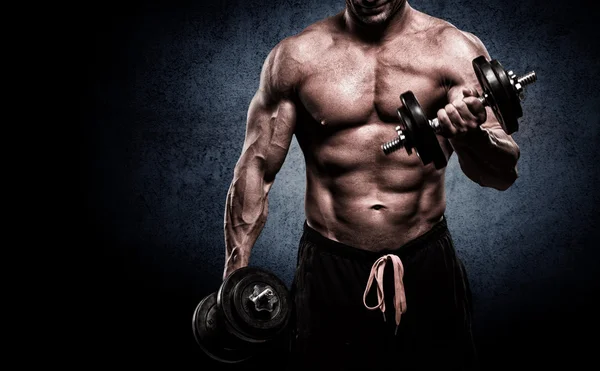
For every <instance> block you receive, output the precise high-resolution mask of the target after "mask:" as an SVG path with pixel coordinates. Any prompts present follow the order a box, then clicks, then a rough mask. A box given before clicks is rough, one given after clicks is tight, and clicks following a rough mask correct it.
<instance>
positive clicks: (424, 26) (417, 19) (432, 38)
mask: <svg viewBox="0 0 600 371" xmlns="http://www.w3.org/2000/svg"><path fill="white" fill-rule="evenodd" d="M411 24H412V28H413V33H415V34H419V35H421V37H423V38H424V39H425V40H426V42H427V44H429V47H431V48H432V49H433V50H435V51H436V54H438V55H440V57H445V58H449V59H455V58H456V59H462V58H471V57H473V58H474V56H478V55H486V56H487V50H486V48H485V46H484V45H483V43H482V42H481V40H480V39H479V37H477V36H476V35H474V34H473V33H471V32H468V31H465V30H461V29H459V28H458V27H456V26H455V25H453V24H452V23H450V22H448V21H446V20H443V19H440V18H436V17H433V16H430V15H428V14H425V13H422V12H420V11H416V10H414V15H413V22H412V23H411Z"/></svg>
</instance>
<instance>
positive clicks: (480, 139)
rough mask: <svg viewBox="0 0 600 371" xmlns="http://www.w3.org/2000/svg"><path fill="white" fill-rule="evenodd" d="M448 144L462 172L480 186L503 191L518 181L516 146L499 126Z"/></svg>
mask: <svg viewBox="0 0 600 371" xmlns="http://www.w3.org/2000/svg"><path fill="white" fill-rule="evenodd" d="M450 142H451V144H452V146H453V147H454V150H455V151H456V154H457V156H458V161H459V164H460V166H461V169H462V170H463V172H464V173H465V174H466V175H467V176H468V177H469V178H470V179H472V180H473V181H475V182H476V183H478V184H480V185H481V186H484V187H491V188H495V189H498V190H505V189H507V188H509V187H510V186H511V185H512V184H513V183H514V182H515V180H516V179H517V177H518V173H517V161H518V160H519V156H520V151H519V147H518V145H517V144H516V143H515V142H514V140H513V139H512V138H511V137H510V136H509V135H507V134H506V133H505V132H504V131H503V130H502V129H501V128H500V127H497V128H496V127H493V128H484V127H480V128H479V129H478V130H473V131H472V132H470V133H468V134H466V135H464V136H462V137H455V138H453V139H451V140H450Z"/></svg>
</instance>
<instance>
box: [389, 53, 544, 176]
mask: <svg viewBox="0 0 600 371" xmlns="http://www.w3.org/2000/svg"><path fill="white" fill-rule="evenodd" d="M472 63H473V69H474V70H475V75H476V76H477V80H478V81H479V85H480V86H481V89H482V91H483V94H482V95H481V96H479V97H478V99H479V100H480V101H481V102H482V103H483V104H484V105H485V106H488V107H490V108H491V109H492V111H493V112H494V116H496V119H497V120H498V122H499V123H500V125H501V126H502V129H503V130H504V131H505V132H506V133H507V134H512V133H514V132H516V131H517V130H518V129H519V122H518V119H519V118H520V117H522V116H523V109H522V107H521V101H522V100H523V99H524V97H525V95H524V87H525V86H527V85H529V84H532V83H534V82H535V81H536V78H537V77H536V74H535V72H533V71H532V72H529V73H527V74H525V75H523V76H520V77H517V76H516V75H515V74H514V73H513V72H512V71H508V72H507V71H506V70H505V69H504V68H503V67H502V65H501V64H500V62H498V61H497V60H491V61H489V62H488V61H487V59H486V58H485V57H484V56H479V57H477V58H475V59H473V62H472ZM400 101H401V102H402V106H401V107H400V108H398V117H399V118H400V122H401V123H402V124H403V126H404V127H402V126H397V127H396V132H397V135H398V136H397V137H396V138H395V139H393V140H391V141H389V142H387V143H384V144H383V145H382V146H381V148H382V149H383V152H384V153H385V154H386V155H388V154H390V153H392V152H394V151H396V150H398V149H400V148H402V147H404V148H405V149H406V151H407V153H408V154H411V153H412V150H413V149H414V150H415V152H416V153H417V155H418V156H419V157H420V158H421V161H422V162H423V164H424V165H427V164H429V163H431V162H433V163H434V166H435V167H436V169H441V168H443V167H445V166H446V165H447V164H448V160H447V159H446V155H445V154H444V152H443V151H442V148H441V147H440V145H439V142H438V141H437V138H436V134H438V133H439V132H440V124H439V122H438V119H437V118H435V119H433V120H428V119H427V116H425V113H424V111H423V109H422V108H421V105H420V104H419V102H418V101H417V98H416V97H415V95H414V94H413V93H412V92H411V91H407V92H405V93H403V94H401V95H400Z"/></svg>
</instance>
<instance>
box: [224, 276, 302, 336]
mask: <svg viewBox="0 0 600 371" xmlns="http://www.w3.org/2000/svg"><path fill="white" fill-rule="evenodd" d="M256 285H259V286H262V287H264V286H266V285H268V286H270V287H271V288H272V291H273V292H274V294H275V295H276V297H277V301H276V303H275V304H274V306H273V310H272V311H271V312H269V311H256V310H255V309H254V303H252V302H251V301H250V299H249V297H250V295H251V294H252V293H253V291H254V287H255V286H256ZM290 303H291V302H290V298H289V292H288V290H287V288H286V286H285V284H284V283H283V282H282V281H281V280H280V279H279V278H278V277H277V276H275V275H274V274H272V273H270V272H267V271H265V270H263V269H260V268H256V267H243V268H240V269H237V270H236V271H234V272H233V273H231V274H230V275H229V276H228V277H227V278H225V280H224V281H223V283H222V284H221V287H220V288H219V291H218V292H217V306H218V308H219V310H220V311H221V312H222V313H223V322H224V323H225V325H226V326H227V328H228V331H229V332H230V333H231V334H233V335H234V336H236V337H238V338H239V339H242V340H244V341H247V342H249V343H264V342H267V341H269V340H272V339H273V338H275V337H276V336H277V335H279V334H280V333H281V332H282V331H283V330H284V329H285V326H286V325H287V322H288V321H289V318H290V316H291V307H290Z"/></svg>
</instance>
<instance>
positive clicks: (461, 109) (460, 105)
mask: <svg viewBox="0 0 600 371" xmlns="http://www.w3.org/2000/svg"><path fill="white" fill-rule="evenodd" d="M452 105H453V106H454V107H455V108H456V110H457V111H458V113H459V114H460V117H462V119H463V121H464V122H465V124H467V125H468V126H469V127H474V126H477V117H475V115H473V113H472V112H471V111H470V110H469V107H468V106H467V103H465V101H464V100H463V99H458V100H456V101H454V102H453V103H452Z"/></svg>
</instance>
